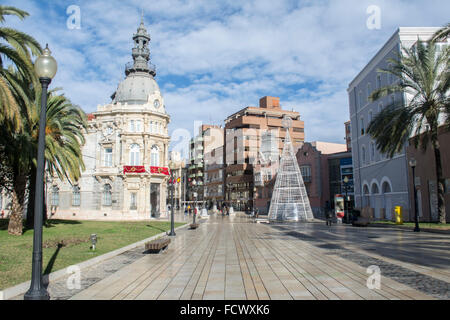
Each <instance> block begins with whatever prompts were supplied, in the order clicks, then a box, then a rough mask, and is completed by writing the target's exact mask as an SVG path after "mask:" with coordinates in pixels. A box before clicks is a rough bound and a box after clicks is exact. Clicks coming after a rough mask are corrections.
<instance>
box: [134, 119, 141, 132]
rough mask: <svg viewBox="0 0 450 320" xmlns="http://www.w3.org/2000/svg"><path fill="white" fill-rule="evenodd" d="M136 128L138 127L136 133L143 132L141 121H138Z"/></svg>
mask: <svg viewBox="0 0 450 320" xmlns="http://www.w3.org/2000/svg"><path fill="white" fill-rule="evenodd" d="M135 126H136V128H135V129H136V132H142V126H141V120H136V121H135Z"/></svg>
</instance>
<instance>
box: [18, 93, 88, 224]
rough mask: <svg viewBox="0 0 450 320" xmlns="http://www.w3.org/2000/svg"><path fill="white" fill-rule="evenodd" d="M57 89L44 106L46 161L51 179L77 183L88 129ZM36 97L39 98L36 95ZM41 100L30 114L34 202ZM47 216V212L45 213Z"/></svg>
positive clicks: (31, 206)
mask: <svg viewBox="0 0 450 320" xmlns="http://www.w3.org/2000/svg"><path fill="white" fill-rule="evenodd" d="M57 91H58V89H54V90H51V91H50V92H49V95H48V100H47V101H48V102H47V121H46V129H45V132H46V136H45V140H46V141H45V161H46V168H47V172H48V173H49V175H50V176H51V177H53V176H57V177H58V178H59V179H60V180H64V179H67V180H68V181H69V182H70V183H71V184H73V183H75V182H76V181H78V179H79V178H80V176H81V172H82V171H84V170H85V166H84V162H83V158H82V153H81V147H82V145H83V144H84V142H85V138H84V135H83V132H84V131H85V130H86V129H87V119H86V115H85V113H84V112H83V111H82V110H81V108H79V107H78V106H75V105H73V104H72V103H71V102H70V100H69V99H68V98H67V97H65V96H64V95H57V94H56V92H57ZM38 96H39V95H38ZM39 105H40V99H37V101H36V103H35V108H34V109H33V113H32V128H33V131H32V134H31V136H32V139H33V159H32V167H31V172H30V184H29V188H28V189H29V197H28V198H29V199H30V200H31V199H34V194H35V187H36V184H35V183H36V158H37V157H36V155H37V141H38V133H39V127H38V122H39V112H38V110H39V109H38V108H37V107H38V106H39ZM44 212H46V211H44ZM33 217H34V202H33V201H28V208H27V227H28V228H32V227H33Z"/></svg>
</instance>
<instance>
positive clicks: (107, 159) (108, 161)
mask: <svg viewBox="0 0 450 320" xmlns="http://www.w3.org/2000/svg"><path fill="white" fill-rule="evenodd" d="M103 164H104V166H105V167H112V148H105V154H104V162H103Z"/></svg>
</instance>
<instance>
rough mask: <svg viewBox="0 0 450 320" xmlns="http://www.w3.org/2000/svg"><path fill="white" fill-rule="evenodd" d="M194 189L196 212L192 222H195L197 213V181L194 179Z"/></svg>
mask: <svg viewBox="0 0 450 320" xmlns="http://www.w3.org/2000/svg"><path fill="white" fill-rule="evenodd" d="M192 190H193V191H194V214H193V217H194V218H193V219H194V220H193V221H192V224H195V216H196V215H197V181H196V180H195V179H194V180H192Z"/></svg>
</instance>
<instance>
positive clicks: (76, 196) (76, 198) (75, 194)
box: [72, 186, 80, 207]
mask: <svg viewBox="0 0 450 320" xmlns="http://www.w3.org/2000/svg"><path fill="white" fill-rule="evenodd" d="M79 206H80V187H79V186H73V188H72V207H79Z"/></svg>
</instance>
